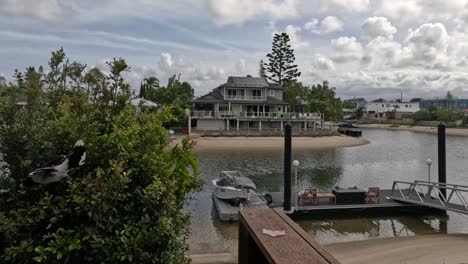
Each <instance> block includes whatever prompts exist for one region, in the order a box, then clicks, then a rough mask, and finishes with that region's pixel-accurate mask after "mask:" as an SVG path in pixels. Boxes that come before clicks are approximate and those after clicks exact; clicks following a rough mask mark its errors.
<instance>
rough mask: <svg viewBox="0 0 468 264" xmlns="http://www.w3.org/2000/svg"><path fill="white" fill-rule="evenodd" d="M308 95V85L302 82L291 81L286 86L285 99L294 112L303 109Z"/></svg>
mask: <svg viewBox="0 0 468 264" xmlns="http://www.w3.org/2000/svg"><path fill="white" fill-rule="evenodd" d="M306 96H307V87H306V86H304V85H303V84H302V83H301V82H296V81H294V82H289V83H287V84H286V86H285V87H284V91H283V100H284V101H286V102H288V104H289V105H290V107H291V110H290V111H292V112H294V111H302V109H301V108H302V107H303V103H304V102H305V101H304V100H305V99H306Z"/></svg>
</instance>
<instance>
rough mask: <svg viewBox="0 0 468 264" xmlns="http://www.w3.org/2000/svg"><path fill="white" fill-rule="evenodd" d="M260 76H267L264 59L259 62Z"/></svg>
mask: <svg viewBox="0 0 468 264" xmlns="http://www.w3.org/2000/svg"><path fill="white" fill-rule="evenodd" d="M258 77H263V78H266V71H265V66H264V63H263V60H260V61H259V63H258Z"/></svg>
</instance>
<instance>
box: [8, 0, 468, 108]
mask: <svg viewBox="0 0 468 264" xmlns="http://www.w3.org/2000/svg"><path fill="white" fill-rule="evenodd" d="M467 24H468V0H388V1H387V0H315V1H314V0H255V1H254V0H132V1H129V0H99V1H96V0H0V40H1V41H0V62H1V63H0V74H1V75H4V76H6V77H9V76H11V73H12V72H13V69H15V68H18V69H24V68H25V67H26V66H29V65H35V66H38V65H46V64H47V60H48V58H49V55H50V52H51V51H52V50H55V49H58V48H60V47H64V48H65V51H66V52H67V54H68V55H69V57H70V58H71V59H73V60H77V61H80V62H83V63H86V64H88V65H89V66H99V67H103V64H104V62H105V61H106V60H108V59H110V58H112V57H123V58H125V59H126V60H127V62H128V63H129V64H130V65H131V67H132V72H131V73H129V74H128V78H129V80H130V82H131V83H132V84H136V83H139V81H140V80H141V79H142V78H144V77H148V76H153V75H155V76H157V77H158V78H160V80H161V81H162V82H163V84H165V82H166V80H167V78H168V76H170V75H172V74H178V73H181V79H183V80H186V81H189V82H190V83H191V84H192V85H193V86H194V87H195V93H196V94H197V95H201V94H204V93H206V92H208V91H210V90H211V89H213V88H214V87H216V86H217V85H218V84H221V83H223V82H225V81H226V79H227V76H229V75H237V76H244V75H247V74H251V75H257V72H258V61H259V60H260V59H265V55H266V54H267V53H268V52H269V51H270V50H271V39H272V34H273V33H274V32H287V33H289V35H290V37H291V40H292V45H293V47H294V49H295V54H296V62H297V64H298V65H299V69H300V71H301V72H302V76H301V78H300V80H301V81H303V82H305V83H307V84H313V83H317V82H321V81H322V80H324V79H327V80H329V82H330V83H331V84H332V85H334V86H336V88H337V92H338V94H339V95H340V96H341V97H343V98H349V97H353V96H365V97H367V98H378V97H384V98H387V99H394V98H397V97H399V95H400V91H403V96H404V98H405V99H409V98H411V97H417V96H422V97H425V98H433V97H443V96H444V94H445V93H446V92H447V91H448V90H450V91H452V92H453V94H455V95H456V96H457V97H459V98H468V27H467ZM135 86H136V85H135Z"/></svg>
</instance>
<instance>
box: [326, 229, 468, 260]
mask: <svg viewBox="0 0 468 264" xmlns="http://www.w3.org/2000/svg"><path fill="white" fill-rule="evenodd" d="M324 247H325V248H326V249H327V250H328V251H329V252H330V253H331V254H332V255H333V256H335V257H336V258H337V259H338V260H339V261H341V263H343V264H354V263H379V264H386V263H389V264H390V263H425V264H429V263H437V264H439V263H445V264H450V263H468V252H467V250H466V249H467V248H468V235H462V234H460V235H428V236H413V237H391V238H382V239H372V240H365V241H355V242H345V243H336V244H330V245H325V246H324Z"/></svg>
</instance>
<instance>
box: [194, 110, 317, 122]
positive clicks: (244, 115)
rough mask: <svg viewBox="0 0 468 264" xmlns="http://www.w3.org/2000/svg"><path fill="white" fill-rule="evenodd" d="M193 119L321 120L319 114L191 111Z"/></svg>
mask: <svg viewBox="0 0 468 264" xmlns="http://www.w3.org/2000/svg"><path fill="white" fill-rule="evenodd" d="M190 115H191V117H193V118H232V117H234V118H249V119H258V118H263V119H297V120H311V121H312V120H321V119H323V115H322V114H320V113H282V112H232V111H231V112H229V111H192V112H191V113H190Z"/></svg>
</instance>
